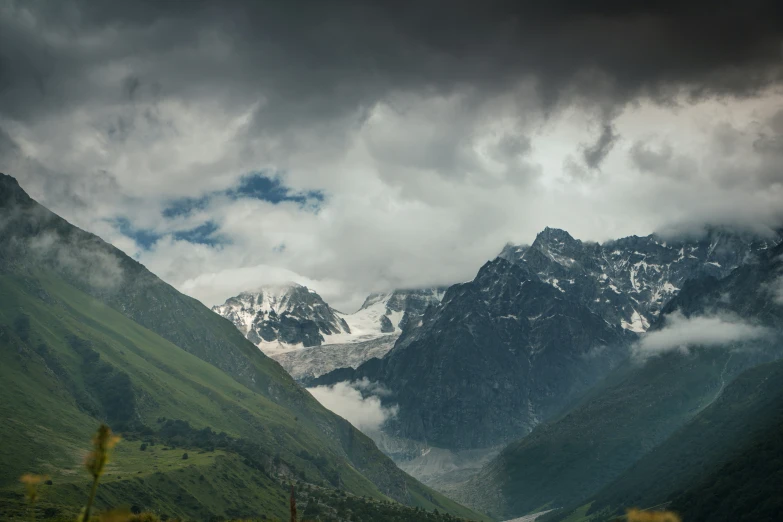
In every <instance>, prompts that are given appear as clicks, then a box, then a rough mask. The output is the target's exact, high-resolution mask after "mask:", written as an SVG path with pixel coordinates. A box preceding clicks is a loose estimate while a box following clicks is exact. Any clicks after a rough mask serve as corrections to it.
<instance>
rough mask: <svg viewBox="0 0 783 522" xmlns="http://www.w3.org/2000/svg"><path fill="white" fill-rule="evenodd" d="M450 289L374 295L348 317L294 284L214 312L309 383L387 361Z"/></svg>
mask: <svg viewBox="0 0 783 522" xmlns="http://www.w3.org/2000/svg"><path fill="white" fill-rule="evenodd" d="M444 291H445V289H437V288H426V289H416V290H395V291H393V292H387V293H376V294H371V295H370V296H369V297H367V299H366V300H365V301H364V304H362V306H361V308H360V309H359V310H358V311H356V312H354V313H352V314H344V313H342V312H339V311H337V310H335V309H333V308H331V307H330V306H329V305H328V304H327V303H326V302H325V301H324V300H323V299H322V298H321V296H319V295H318V294H317V293H316V292H314V291H313V290H309V289H308V288H306V287H304V286H301V285H298V284H295V283H290V284H287V285H282V286H269V287H263V288H261V289H260V290H258V291H256V292H243V293H241V294H239V295H238V296H236V297H232V298H230V299H228V300H227V301H226V302H225V303H224V304H222V305H220V306H215V307H213V310H214V311H215V312H217V313H218V314H220V315H222V316H223V317H225V318H227V319H229V320H230V321H232V322H233V323H234V324H235V325H236V326H237V328H239V330H240V331H241V332H242V333H244V334H245V336H246V337H247V338H248V339H249V340H250V341H252V342H253V343H255V344H256V346H258V347H259V348H260V349H261V350H262V351H263V352H264V353H266V354H267V355H269V356H270V357H272V358H273V359H275V360H277V361H278V362H279V363H280V364H281V365H282V366H283V367H284V368H285V369H286V370H287V371H288V372H289V373H290V374H291V375H292V376H293V377H294V378H296V379H298V380H303V381H306V380H308V379H312V378H313V377H318V376H319V375H322V374H324V373H327V372H330V371H332V370H334V369H335V368H344V367H351V368H355V367H357V366H359V365H360V364H361V363H363V362H365V361H367V360H368V359H371V358H373V357H383V356H384V355H385V354H386V352H388V351H389V350H390V349H391V348H392V347H393V346H394V343H395V342H396V341H397V338H398V337H399V336H400V335H401V334H402V332H403V331H408V330H410V329H413V328H416V327H417V326H418V325H420V324H421V317H422V315H423V314H424V312H425V311H426V310H427V308H428V307H429V306H437V305H439V304H440V300H441V299H442V298H443V293H444Z"/></svg>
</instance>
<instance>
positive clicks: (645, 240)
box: [499, 227, 780, 332]
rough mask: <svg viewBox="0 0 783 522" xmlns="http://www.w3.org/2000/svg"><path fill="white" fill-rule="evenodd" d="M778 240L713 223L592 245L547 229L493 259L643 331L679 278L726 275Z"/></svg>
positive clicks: (608, 317)
mask: <svg viewBox="0 0 783 522" xmlns="http://www.w3.org/2000/svg"><path fill="white" fill-rule="evenodd" d="M779 241H780V237H779V236H777V237H762V236H759V235H755V234H751V233H740V232H736V231H732V230H729V229H726V228H721V227H712V228H707V229H705V230H704V232H703V233H702V234H700V235H695V236H694V235H691V236H683V237H669V238H663V237H660V236H658V235H655V234H651V235H648V236H629V237H625V238H621V239H617V240H613V241H608V242H606V243H603V244H598V243H589V242H582V241H580V240H578V239H574V238H573V237H571V235H570V234H568V233H567V232H565V231H563V230H559V229H552V228H547V229H545V230H544V231H542V232H541V233H540V234H538V236H537V237H536V240H535V241H534V242H533V244H532V245H530V246H525V245H520V246H515V245H512V244H508V245H506V246H505V247H504V248H503V250H502V251H501V253H500V255H499V257H501V258H504V259H506V260H508V261H511V262H513V263H516V264H519V265H522V266H525V267H527V268H528V269H529V270H530V271H531V272H532V273H533V274H535V275H537V276H538V278H539V279H540V280H541V281H544V282H546V283H549V284H550V285H552V286H554V287H555V288H557V289H558V290H559V291H560V292H562V293H563V294H564V297H568V298H571V299H574V300H576V301H578V302H581V303H583V304H585V305H586V306H588V307H589V308H590V309H591V310H593V311H594V312H596V313H598V314H600V315H601V316H602V317H604V318H605V319H606V320H607V321H609V322H610V323H612V324H616V325H619V326H622V327H623V328H625V329H628V330H632V331H634V332H643V331H645V330H646V329H647V328H648V327H649V325H650V324H652V323H653V322H654V321H655V319H656V317H657V316H658V313H659V311H660V309H661V307H662V306H663V305H664V304H665V303H666V302H668V301H669V300H670V299H671V298H672V297H673V296H674V295H675V294H676V293H677V292H678V291H679V289H680V288H681V287H682V284H683V283H684V282H685V281H686V280H688V279H692V278H696V277H702V276H714V277H725V276H726V275H728V274H729V272H731V270H733V269H734V268H736V267H737V266H740V265H742V264H745V263H747V262H749V261H750V260H752V259H753V257H754V256H756V255H757V254H758V253H759V252H761V251H763V250H765V249H767V248H769V247H770V246H772V245H774V244H776V243H777V242H779Z"/></svg>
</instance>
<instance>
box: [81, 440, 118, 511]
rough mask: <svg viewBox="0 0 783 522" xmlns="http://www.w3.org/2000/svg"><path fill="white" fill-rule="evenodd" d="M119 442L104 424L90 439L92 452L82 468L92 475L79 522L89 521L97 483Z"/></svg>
mask: <svg viewBox="0 0 783 522" xmlns="http://www.w3.org/2000/svg"><path fill="white" fill-rule="evenodd" d="M119 441H120V437H118V436H117V435H114V434H112V432H111V428H109V427H108V426H107V425H105V424H101V425H100V427H99V428H98V432H97V433H96V434H95V436H94V437H93V438H92V451H91V452H90V453H88V454H87V458H86V459H84V467H85V468H87V471H89V472H90V475H92V489H91V490H90V498H89V499H88V500H87V506H86V507H85V508H84V514H83V516H82V517H81V519H80V520H81V522H88V521H89V520H90V510H91V509H92V504H93V502H94V501H95V493H96V491H97V490H98V482H99V481H100V479H101V475H103V471H104V468H105V467H106V464H107V463H108V462H109V451H111V449H112V448H113V447H114V446H116V445H117V443H118V442H119Z"/></svg>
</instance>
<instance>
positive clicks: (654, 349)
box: [634, 312, 771, 359]
mask: <svg viewBox="0 0 783 522" xmlns="http://www.w3.org/2000/svg"><path fill="white" fill-rule="evenodd" d="M769 335H771V332H770V330H769V329H768V328H765V327H763V326H758V325H754V324H751V323H748V322H747V321H744V320H742V319H740V318H739V317H735V316H729V315H724V316H718V315H716V316H694V317H685V316H684V315H682V314H681V313H679V312H677V313H674V314H671V315H670V316H668V317H667V318H666V324H665V325H664V327H663V328H662V329H660V330H656V331H653V332H648V333H646V334H644V336H643V337H642V339H641V340H640V341H639V342H638V343H637V344H636V346H634V355H635V356H637V357H639V358H642V359H644V358H647V357H651V356H654V355H660V354H662V353H665V352H669V351H674V350H679V351H686V350H688V349H689V348H690V347H697V346H703V347H722V346H727V345H731V344H733V343H739V342H743V341H753V340H758V339H763V338H766V337H768V336H769Z"/></svg>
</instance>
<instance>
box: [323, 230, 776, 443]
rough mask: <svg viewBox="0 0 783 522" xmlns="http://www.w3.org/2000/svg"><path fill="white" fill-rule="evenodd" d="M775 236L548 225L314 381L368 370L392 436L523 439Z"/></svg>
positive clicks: (483, 440)
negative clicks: (701, 286) (362, 357)
mask: <svg viewBox="0 0 783 522" xmlns="http://www.w3.org/2000/svg"><path fill="white" fill-rule="evenodd" d="M778 240H779V238H778V237H768V238H759V237H756V236H750V235H742V234H734V233H730V232H728V231H724V230H718V229H712V230H709V231H708V232H707V234H706V236H704V237H703V238H700V239H694V240H686V239H681V240H671V239H669V240H664V239H663V238H660V237H658V236H647V237H641V238H640V237H630V238H624V239H620V240H617V241H611V242H608V243H605V244H597V243H585V242H582V241H579V240H577V239H574V238H573V237H571V236H570V235H569V234H568V233H567V232H565V231H563V230H557V229H546V230H544V231H543V232H542V233H541V234H539V235H538V237H537V238H536V240H535V241H534V242H533V244H532V245H530V246H511V245H509V246H507V247H506V248H504V250H503V251H502V252H501V254H500V256H499V257H498V258H497V259H495V260H493V261H491V262H489V263H487V264H486V265H485V266H484V267H482V268H481V270H480V271H479V273H478V275H477V276H476V278H475V279H474V280H473V281H471V282H469V283H463V284H459V285H454V286H452V287H451V288H449V290H448V291H447V293H446V295H445V297H444V299H443V302H442V305H441V306H440V307H437V308H431V309H430V310H429V311H428V312H427V313H425V315H424V316H422V317H421V320H420V321H419V323H418V326H417V327H416V328H415V329H411V330H410V331H408V332H405V333H403V335H402V336H401V337H400V339H399V340H398V341H397V343H396V345H395V347H394V348H393V349H392V350H391V351H389V353H388V354H386V356H385V357H383V358H382V359H381V360H380V361H377V362H368V363H365V364H364V365H362V366H359V367H358V368H357V369H356V370H355V371H354V372H353V373H350V372H338V373H335V374H334V375H324V376H323V377H322V378H320V379H318V380H316V384H329V383H331V382H336V381H337V380H345V379H361V378H365V377H367V378H369V379H371V380H378V381H380V382H382V383H383V384H384V385H385V386H386V387H387V388H389V389H390V390H392V391H393V394H392V395H390V396H388V397H385V398H384V400H385V401H387V402H389V403H394V404H397V405H398V406H399V413H398V415H397V417H396V418H395V419H393V420H392V421H391V422H389V423H388V424H387V426H386V432H387V434H388V435H389V436H393V437H397V438H399V439H409V440H415V441H420V442H421V441H423V442H426V443H427V444H429V445H432V446H437V447H442V448H447V449H452V450H465V449H470V448H487V447H492V446H496V445H498V444H502V443H505V442H508V441H510V440H513V439H515V438H518V437H521V436H523V435H525V434H526V433H527V432H529V431H530V430H531V429H532V428H533V427H534V426H536V425H537V424H538V423H540V422H542V421H545V420H547V419H550V418H552V417H553V416H555V415H556V414H557V413H558V412H560V411H563V409H565V408H567V407H569V406H570V405H572V404H573V403H574V401H576V400H578V399H579V398H580V397H581V395H582V394H583V393H584V392H585V391H586V390H587V389H588V388H590V387H591V386H592V385H593V384H595V383H596V382H598V381H599V380H600V379H602V378H603V377H604V376H605V375H606V374H607V373H608V372H609V371H610V370H611V369H612V368H613V367H615V366H616V365H618V364H619V363H620V362H621V361H622V360H624V359H625V358H626V357H627V356H628V349H627V347H628V345H629V344H630V343H632V342H633V341H634V340H636V339H637V337H638V335H639V334H642V333H644V332H645V331H646V330H647V329H648V328H649V327H650V324H651V323H653V322H654V321H655V320H656V318H657V317H658V315H659V313H660V311H661V309H662V308H663V307H664V306H665V305H666V303H668V302H669V301H670V300H671V299H672V298H673V297H674V296H676V295H677V294H678V292H679V290H680V288H682V287H683V285H685V283H686V282H687V281H689V280H692V279H693V278H698V277H704V276H715V277H721V276H725V275H727V274H728V273H729V272H730V271H731V270H732V269H733V268H735V267H736V266H738V265H740V264H742V263H747V262H751V261H752V260H753V259H756V258H757V257H758V256H760V255H764V253H765V252H766V251H767V250H768V249H769V248H770V247H771V246H773V245H774V244H775V243H776V241H778Z"/></svg>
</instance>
